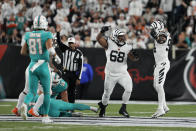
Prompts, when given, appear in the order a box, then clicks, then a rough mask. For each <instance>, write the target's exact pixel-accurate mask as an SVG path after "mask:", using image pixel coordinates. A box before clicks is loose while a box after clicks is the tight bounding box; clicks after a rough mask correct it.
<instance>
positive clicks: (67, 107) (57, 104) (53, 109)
mask: <svg viewBox="0 0 196 131" xmlns="http://www.w3.org/2000/svg"><path fill="white" fill-rule="evenodd" d="M41 95H43V94H41ZM37 98H38V96H37ZM37 98H36V99H37ZM34 102H36V100H35V101H34ZM34 102H32V103H31V104H30V105H33V104H34ZM31 108H32V106H29V109H31ZM73 110H80V111H83V110H91V111H93V112H96V113H97V112H98V108H97V107H93V106H88V105H85V104H78V103H68V102H65V101H63V100H56V99H54V98H51V99H50V107H49V113H48V115H49V116H51V117H70V116H74V113H73V114H72V113H71V112H68V111H73ZM43 111H44V106H43V105H42V106H41V107H40V108H39V110H38V113H39V114H40V115H42V114H43Z"/></svg>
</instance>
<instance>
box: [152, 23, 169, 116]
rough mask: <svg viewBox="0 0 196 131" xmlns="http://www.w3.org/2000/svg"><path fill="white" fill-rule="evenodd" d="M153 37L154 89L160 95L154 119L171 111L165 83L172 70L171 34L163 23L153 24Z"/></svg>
mask: <svg viewBox="0 0 196 131" xmlns="http://www.w3.org/2000/svg"><path fill="white" fill-rule="evenodd" d="M150 28H151V32H150V34H151V36H152V37H153V38H154V40H155V41H154V46H155V48H154V51H153V52H154V58H155V69H154V88H155V90H156V91H157V93H158V109H157V111H156V112H155V113H154V114H153V115H152V118H157V117H160V116H163V115H164V114H165V113H167V112H168V111H169V108H168V107H167V104H166V100H165V92H164V88H163V86H164V83H165V79H166V75H167V72H168V71H169V68H170V61H169V59H168V52H169V47H170V42H171V37H170V33H169V32H168V31H167V30H166V29H165V28H164V24H163V22H161V21H154V22H153V23H152V24H151V27H150Z"/></svg>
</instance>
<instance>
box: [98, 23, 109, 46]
mask: <svg viewBox="0 0 196 131" xmlns="http://www.w3.org/2000/svg"><path fill="white" fill-rule="evenodd" d="M108 30H109V26H103V27H102V28H101V31H100V32H99V34H98V35H97V38H96V39H97V41H98V42H99V44H100V45H101V46H102V47H103V48H104V49H108V43H107V40H106V39H105V37H104V33H105V32H106V31H108Z"/></svg>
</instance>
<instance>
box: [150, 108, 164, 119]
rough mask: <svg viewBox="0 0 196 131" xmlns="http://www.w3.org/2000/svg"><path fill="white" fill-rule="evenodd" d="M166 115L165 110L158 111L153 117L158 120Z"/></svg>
mask: <svg viewBox="0 0 196 131" xmlns="http://www.w3.org/2000/svg"><path fill="white" fill-rule="evenodd" d="M163 115H165V111H164V110H163V109H157V111H156V112H155V113H154V114H153V115H152V118H158V117H161V116H163Z"/></svg>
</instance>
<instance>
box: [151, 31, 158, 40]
mask: <svg viewBox="0 0 196 131" xmlns="http://www.w3.org/2000/svg"><path fill="white" fill-rule="evenodd" d="M150 35H151V36H152V37H153V38H154V39H157V33H156V31H155V30H154V29H152V30H151V32H150Z"/></svg>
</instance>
